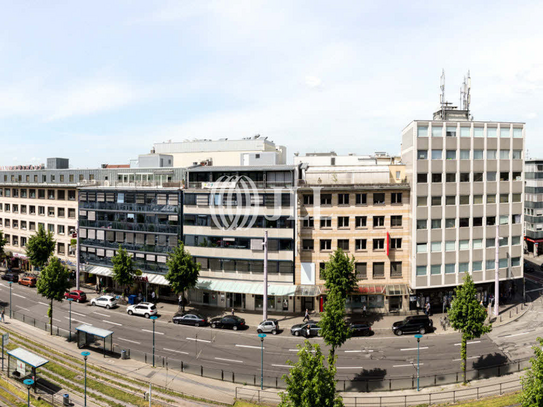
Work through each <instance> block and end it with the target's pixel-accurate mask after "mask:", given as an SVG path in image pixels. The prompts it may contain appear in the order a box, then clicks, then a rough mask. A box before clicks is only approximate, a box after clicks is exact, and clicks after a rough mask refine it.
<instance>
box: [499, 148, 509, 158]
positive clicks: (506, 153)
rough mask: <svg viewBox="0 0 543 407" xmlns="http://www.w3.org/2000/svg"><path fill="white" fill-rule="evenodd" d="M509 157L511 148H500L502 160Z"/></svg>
mask: <svg viewBox="0 0 543 407" xmlns="http://www.w3.org/2000/svg"><path fill="white" fill-rule="evenodd" d="M508 159H509V150H500V160H508Z"/></svg>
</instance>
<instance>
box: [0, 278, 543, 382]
mask: <svg viewBox="0 0 543 407" xmlns="http://www.w3.org/2000/svg"><path fill="white" fill-rule="evenodd" d="M9 291H10V290H9V284H8V283H7V282H6V281H1V282H0V302H2V303H3V304H4V305H6V306H7V308H6V314H7V315H6V319H9V318H8V316H9V294H10V293H9ZM12 300H13V304H12V306H13V310H14V311H18V312H23V313H25V314H26V315H27V316H31V317H34V318H36V319H37V320H38V321H42V323H45V322H47V321H48V318H47V309H48V303H47V300H45V299H44V298H43V297H41V296H40V295H38V294H37V291H36V289H35V288H28V287H24V286H20V285H18V284H13V286H12ZM541 314H543V305H542V304H539V306H538V307H536V308H535V309H534V310H533V311H531V312H530V314H529V315H528V316H527V317H524V318H522V319H521V320H520V321H519V322H514V323H511V324H508V325H506V326H503V327H499V328H496V329H495V330H494V331H493V332H492V333H491V334H489V335H485V336H484V337H482V338H480V339H477V340H474V341H470V342H468V369H471V368H472V367H474V366H475V367H478V368H480V367H485V366H492V365H496V364H500V363H504V362H507V361H510V360H515V359H518V358H521V357H528V356H530V346H531V345H533V344H534V343H535V338H536V337H537V336H543V328H541V327H539V322H538V318H539V319H540V317H541ZM53 317H54V321H53V322H54V325H56V326H58V327H59V328H60V329H64V330H66V331H67V330H68V326H69V304H68V302H67V301H64V302H62V303H58V302H55V304H54V314H53ZM71 317H72V332H74V333H75V327H76V326H78V325H80V324H83V323H85V324H91V325H93V326H96V327H99V328H104V329H108V330H111V331H114V335H113V342H114V343H115V344H116V345H118V346H120V347H121V348H130V349H131V351H132V352H133V353H134V352H135V351H140V352H147V353H148V354H152V340H153V333H152V332H153V323H152V321H151V320H148V319H145V318H144V317H138V316H129V315H127V314H126V307H124V306H121V307H119V308H117V309H112V310H106V309H104V308H99V307H93V306H91V305H90V303H83V304H78V303H72V316H71ZM155 341H156V348H155V352H156V355H157V356H164V357H169V358H174V359H177V360H183V362H184V363H185V364H188V365H193V366H196V365H198V366H199V365H202V366H204V367H207V368H216V369H218V370H220V369H224V370H225V371H233V372H235V373H239V374H243V373H245V374H260V356H261V349H260V347H261V342H260V339H259V338H258V336H257V334H256V333H254V331H238V332H234V331H230V330H216V329H211V328H210V327H199V328H196V327H190V326H182V325H174V324H173V323H172V322H171V321H168V320H166V319H165V318H160V317H159V318H158V319H157V320H156V326H155ZM302 342H303V338H301V337H293V336H291V335H290V332H288V331H285V332H283V333H282V334H281V335H268V336H267V337H266V339H265V341H264V370H265V375H267V376H281V375H282V374H284V373H287V371H288V369H289V366H288V365H287V360H289V359H290V360H296V359H297V356H296V351H297V349H296V345H298V344H300V343H302ZM311 342H313V343H319V344H321V345H323V340H322V338H313V339H311ZM459 345H460V335H458V334H455V333H454V334H453V333H452V334H441V335H434V334H427V335H425V336H424V337H423V338H422V339H421V342H420V368H421V376H424V375H444V374H448V373H451V374H452V373H454V372H458V371H460V346H459ZM67 346H75V345H74V344H70V345H67ZM324 347H325V348H326V346H324ZM336 354H337V355H338V364H337V368H338V376H337V377H338V379H342V378H353V377H386V378H394V377H412V376H413V375H414V374H415V373H416V370H415V365H416V362H417V342H416V339H414V337H413V336H411V335H409V336H402V337H396V336H393V335H392V332H390V334H383V333H381V334H379V335H375V336H371V337H361V338H351V339H349V340H348V341H347V343H345V345H343V346H342V347H341V349H339V350H338V351H337V353H336Z"/></svg>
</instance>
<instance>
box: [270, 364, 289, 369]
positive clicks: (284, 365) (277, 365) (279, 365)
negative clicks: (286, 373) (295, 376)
mask: <svg viewBox="0 0 543 407" xmlns="http://www.w3.org/2000/svg"><path fill="white" fill-rule="evenodd" d="M272 366H275V367H288V368H289V369H290V368H291V367H292V366H291V365H272Z"/></svg>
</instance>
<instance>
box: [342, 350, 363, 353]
mask: <svg viewBox="0 0 543 407" xmlns="http://www.w3.org/2000/svg"><path fill="white" fill-rule="evenodd" d="M360 352H362V351H361V350H346V351H345V353H360Z"/></svg>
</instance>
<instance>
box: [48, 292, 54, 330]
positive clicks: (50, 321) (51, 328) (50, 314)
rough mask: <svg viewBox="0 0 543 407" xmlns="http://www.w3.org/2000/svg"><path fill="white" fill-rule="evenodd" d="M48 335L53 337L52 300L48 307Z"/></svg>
mask: <svg viewBox="0 0 543 407" xmlns="http://www.w3.org/2000/svg"><path fill="white" fill-rule="evenodd" d="M49 333H50V334H51V335H53V299H51V305H50V306H49Z"/></svg>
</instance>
